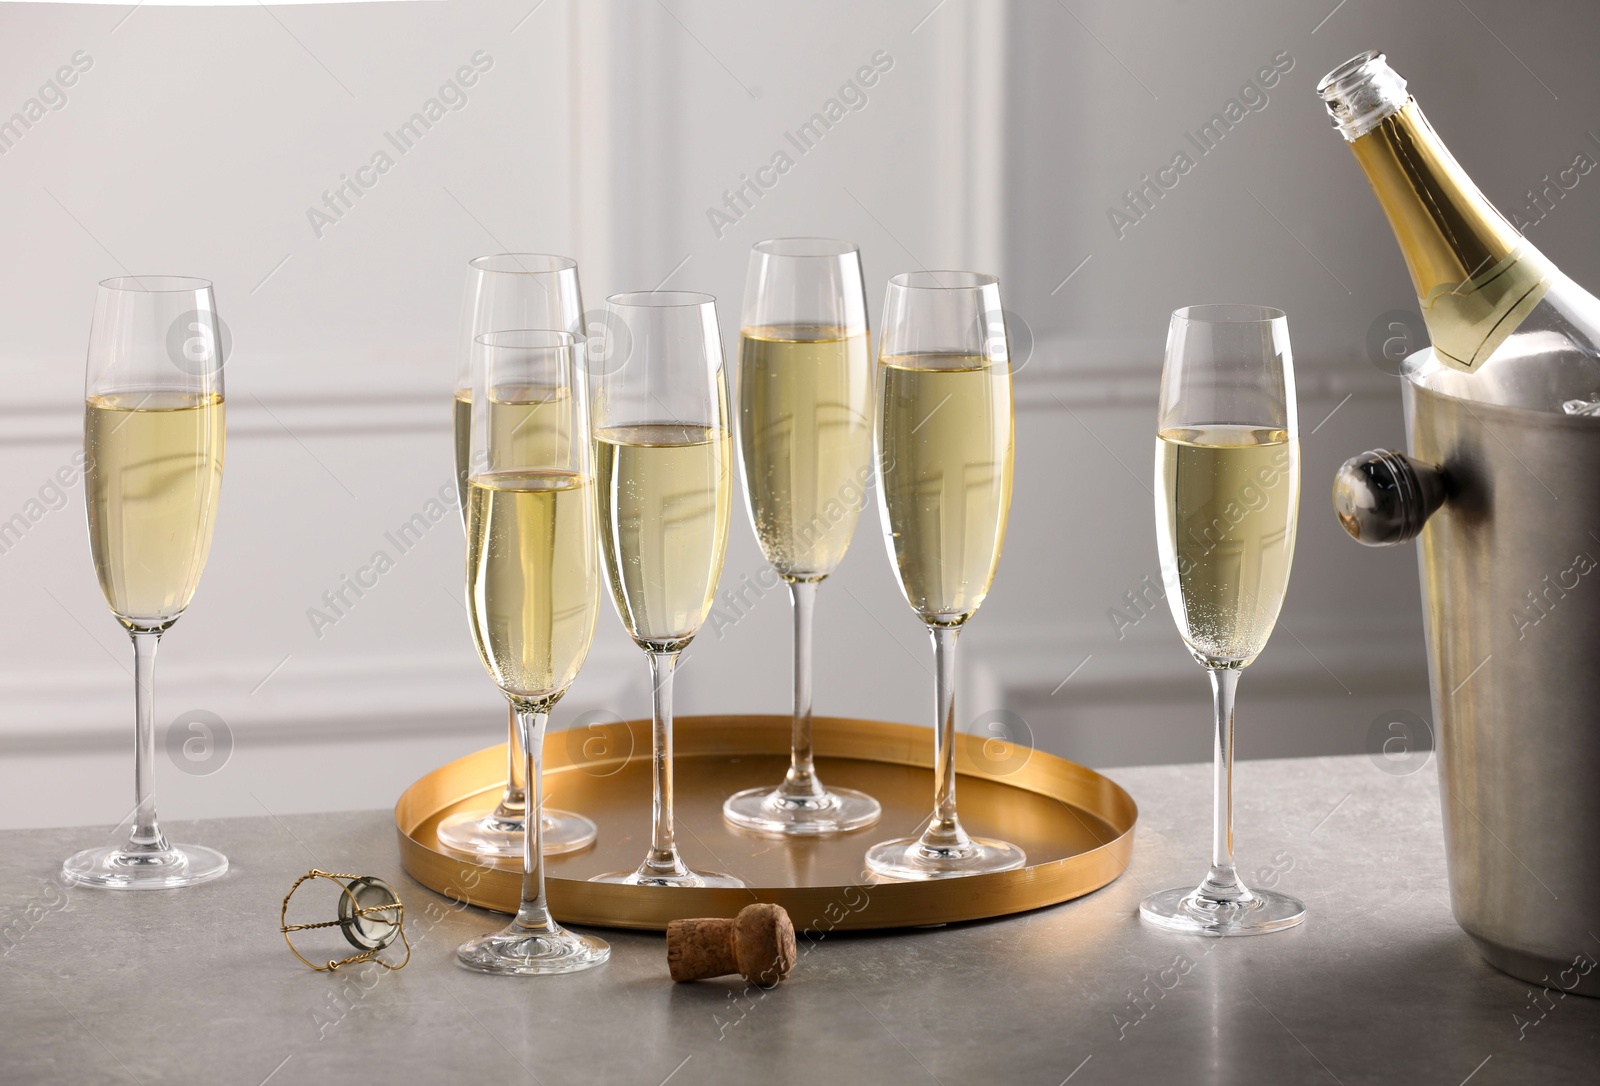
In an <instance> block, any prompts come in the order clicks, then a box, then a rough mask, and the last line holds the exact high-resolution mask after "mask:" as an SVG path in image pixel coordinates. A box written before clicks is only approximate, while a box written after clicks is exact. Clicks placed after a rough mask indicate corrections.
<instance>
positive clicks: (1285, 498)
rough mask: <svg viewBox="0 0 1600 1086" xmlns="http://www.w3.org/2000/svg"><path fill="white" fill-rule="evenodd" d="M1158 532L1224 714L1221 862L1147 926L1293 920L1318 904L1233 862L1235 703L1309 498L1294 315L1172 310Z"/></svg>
mask: <svg viewBox="0 0 1600 1086" xmlns="http://www.w3.org/2000/svg"><path fill="white" fill-rule="evenodd" d="M1155 481H1156V500H1155V507H1156V540H1157V543H1158V545H1159V547H1160V551H1161V574H1162V579H1163V581H1164V582H1165V585H1166V589H1167V603H1168V604H1169V605H1170V606H1171V608H1172V617H1173V619H1174V620H1175V621H1176V622H1177V624H1178V633H1179V634H1181V635H1182V636H1183V641H1184V644H1185V645H1187V646H1188V648H1189V652H1190V653H1191V654H1193V656H1194V658H1195V660H1196V661H1198V662H1199V664H1200V666H1201V667H1203V668H1205V669H1206V675H1207V676H1208V677H1209V678H1210V679H1211V692H1212V698H1213V703H1214V707H1215V710H1216V743H1215V746H1214V748H1213V753H1214V756H1215V771H1214V788H1215V808H1214V813H1213V821H1212V837H1211V870H1210V871H1209V872H1208V873H1207V874H1206V877H1205V878H1204V879H1203V880H1202V881H1201V883H1200V885H1199V886H1197V887H1187V886H1180V887H1178V888H1176V889H1173V890H1163V891H1161V892H1160V893H1157V894H1152V895H1151V896H1150V897H1148V898H1146V899H1145V900H1144V902H1143V903H1142V904H1141V905H1140V906H1139V914H1140V915H1141V916H1142V917H1143V918H1144V920H1145V922H1146V923H1148V924H1152V925H1154V926H1155V927H1158V928H1165V929H1167V930H1168V931H1181V932H1194V933H1197V934H1202V935H1260V934H1263V933H1265V932H1269V931H1279V930H1281V929H1283V928H1288V927H1293V926H1294V925H1296V924H1298V923H1300V922H1301V921H1302V920H1304V919H1305V913H1306V908H1305V906H1304V905H1303V904H1301V903H1300V902H1299V901H1297V900H1296V899H1294V898H1292V897H1289V896H1288V895H1287V894H1280V893H1277V892H1275V891H1272V890H1252V889H1250V888H1248V887H1246V886H1245V885H1244V883H1243V882H1242V881H1241V880H1240V878H1239V873H1238V871H1237V870H1235V868H1234V864H1233V700H1234V693H1235V690H1236V688H1237V687H1238V683H1239V672H1240V671H1242V670H1243V669H1244V668H1246V667H1248V666H1249V665H1250V663H1251V661H1253V660H1254V659H1255V658H1256V656H1257V655H1259V654H1260V652H1261V650H1262V649H1263V648H1265V647H1266V644H1267V638H1269V637H1270V636H1272V628H1273V626H1274V625H1275V624H1276V623H1277V621H1278V610H1279V608H1280V607H1282V605H1283V596H1284V592H1285V591H1286V590H1287V589H1288V587H1289V566H1290V563H1291V562H1292V561H1293V559H1294V536H1295V524H1296V520H1297V517H1298V515H1299V506H1300V441H1299V432H1298V422H1297V421H1296V417H1295V399H1294V362H1293V358H1292V354H1291V352H1290V349H1289V319H1288V318H1287V317H1286V316H1284V314H1283V313H1282V311H1280V310H1277V309H1268V308H1266V307H1264V306H1253V305H1196V306H1189V307H1188V308H1186V309H1179V310H1177V311H1175V312H1174V313H1173V314H1172V323H1171V325H1170V327H1169V329H1168V332H1167V355H1166V365H1165V368H1164V369H1163V370H1162V374H1161V406H1160V414H1159V419H1158V422H1157V430H1156V466H1155Z"/></svg>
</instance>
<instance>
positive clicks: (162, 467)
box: [62, 275, 228, 890]
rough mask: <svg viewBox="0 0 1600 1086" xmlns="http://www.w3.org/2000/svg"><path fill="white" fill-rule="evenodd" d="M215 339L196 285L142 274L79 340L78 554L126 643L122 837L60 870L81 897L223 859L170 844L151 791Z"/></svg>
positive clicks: (209, 493) (209, 492) (186, 586)
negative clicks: (156, 683) (128, 779)
mask: <svg viewBox="0 0 1600 1086" xmlns="http://www.w3.org/2000/svg"><path fill="white" fill-rule="evenodd" d="M221 352H222V339H221V329H220V326H219V322H218V319H217V306H216V300H215V298H214V297H213V296H212V291H211V284H210V283H209V282H207V281H206V280H204V279H193V278H189V277H187V276H176V275H142V276H125V277H122V278H117V279H107V280H106V281H105V282H103V283H101V284H100V291H99V295H98V297H97V299H96V302H95V311H94V323H93V324H92V326H91V328H90V332H89V361H88V369H87V375H86V379H85V383H84V384H85V387H84V400H85V406H84V414H83V445H84V454H85V456H86V457H87V463H86V466H85V483H86V492H87V493H86V497H87V503H88V512H89V546H90V550H91V551H92V553H93V555H94V566H95V572H96V573H97V574H98V575H99V577H100V590H101V592H103V593H104V594H105V598H106V603H107V604H108V605H109V606H110V607H111V613H112V614H113V615H115V616H116V618H117V621H118V622H120V623H122V626H123V628H124V629H126V630H127V631H128V635H129V637H131V638H132V640H133V657H134V706H135V740H134V793H135V806H134V810H133V828H132V831H131V832H130V834H129V836H128V840H127V842H126V843H125V844H123V845H121V846H120V847H113V846H104V847H100V848H91V849H86V850H85V851H83V852H79V853H78V854H76V855H75V856H72V857H71V858H70V859H68V860H67V862H66V864H65V865H64V866H63V868H62V875H63V877H65V878H66V879H68V880H70V881H72V882H75V883H78V884H80V885H85V886H99V887H110V888H115V889H129V890H150V889H166V888H170V887H177V886H193V885H195V884H197V883H202V882H208V881H210V880H211V879H214V878H217V877H218V876H220V875H222V874H223V873H225V872H226V871H227V870H228V860H227V857H225V856H223V855H222V854H221V853H220V852H217V851H215V850H213V849H209V848H203V847H201V846H199V845H175V844H171V843H169V842H168V841H167V839H166V837H165V836H164V835H163V834H162V832H161V827H160V826H159V825H158V824H157V822H156V804H155V784H154V778H153V770H154V760H155V758H154V755H155V747H154V743H155V738H154V728H153V721H152V714H153V712H154V708H155V706H154V691H153V687H152V682H153V679H154V670H155V660H156V646H157V644H158V643H159V642H160V640H161V635H162V634H163V633H165V632H166V631H167V630H169V629H171V627H172V624H173V623H175V622H177V621H178V619H179V617H180V616H181V615H182V614H183V612H184V610H185V609H186V608H187V607H188V606H189V600H190V599H191V598H192V597H193V596H194V590H195V587H196V586H197V585H198V584H199V583H200V573H201V571H202V570H204V569H205V565H206V556H207V554H208V553H209V552H210V550H211V531H212V527H213V525H214V524H215V523H216V516H217V496H218V493H219V492H220V491H221V489H222V454H223V445H224V425H223V396H222V361H223V360H222V353H221Z"/></svg>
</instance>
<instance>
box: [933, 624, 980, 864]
mask: <svg viewBox="0 0 1600 1086" xmlns="http://www.w3.org/2000/svg"><path fill="white" fill-rule="evenodd" d="M928 629H929V633H931V634H932V636H933V670H934V696H933V700H934V710H935V712H936V713H937V714H938V719H936V720H935V721H934V725H933V818H932V820H931V821H930V822H929V823H928V828H927V829H926V830H924V831H923V834H922V847H923V848H924V849H937V850H940V851H949V850H951V849H962V848H965V847H966V846H968V845H969V844H971V838H969V837H968V836H967V831H966V830H964V829H962V828H961V822H960V820H959V819H957V818H956V745H955V740H956V636H957V635H958V634H959V633H960V632H961V631H960V628H959V627H956V626H930V627H929V628H928Z"/></svg>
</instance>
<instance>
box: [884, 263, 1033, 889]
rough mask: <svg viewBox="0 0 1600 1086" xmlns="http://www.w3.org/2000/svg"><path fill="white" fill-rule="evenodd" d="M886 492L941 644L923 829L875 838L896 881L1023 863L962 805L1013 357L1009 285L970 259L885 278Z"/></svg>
mask: <svg viewBox="0 0 1600 1086" xmlns="http://www.w3.org/2000/svg"><path fill="white" fill-rule="evenodd" d="M876 445H877V457H878V500H879V507H880V512H881V513H882V517H883V531H884V538H885V541H886V542H887V543H888V547H889V557H890V558H891V559H892V560H893V562H894V568H895V573H896V576H897V577H898V578H899V581H900V590H901V592H903V593H904V594H905V597H906V602H907V603H909V604H910V605H911V609H912V610H913V611H915V612H916V614H917V617H919V618H920V619H922V621H923V623H924V624H926V625H927V627H928V631H929V633H930V635H931V636H932V639H933V655H934V672H935V676H934V708H935V717H934V731H933V736H934V807H933V817H932V818H931V819H930V820H929V821H928V825H927V827H926V828H925V829H924V830H923V831H922V833H921V835H920V836H917V837H902V838H898V839H896V840H892V841H883V842H881V843H879V844H876V845H873V846H872V847H871V848H870V849H868V850H867V857H866V859H867V867H868V868H869V869H870V870H872V871H874V872H876V873H877V874H879V875H884V876H887V877H889V878H896V879H939V878H951V877H955V876H961V875H976V874H983V873H986V872H991V871H1009V870H1011V869H1012V868H1016V867H1021V866H1022V865H1023V863H1024V861H1025V857H1024V855H1023V851H1022V850H1021V849H1020V848H1018V847H1017V846H1016V845H1013V844H1010V843H1009V842H1006V841H997V840H990V839H987V838H978V837H973V836H971V835H969V834H968V833H967V831H966V830H965V829H964V828H962V825H961V821H960V819H959V818H958V817H957V815H956V767H955V719H956V717H955V676H956V636H957V635H958V634H959V633H960V632H961V628H962V626H963V625H964V624H965V623H966V622H967V620H968V619H970V618H971V617H972V616H973V615H974V614H975V613H976V612H977V610H978V607H979V606H980V605H981V604H982V603H983V600H984V597H985V596H987V595H988V593H989V586H990V584H991V582H992V581H993V580H994V571H995V567H996V566H997V565H998V564H999V561H1000V548H1001V545H1002V544H1003V543H1004V542H1005V535H1006V516H1007V514H1008V513H1009V511H1010V508H1011V461H1012V406H1011V363H1010V360H1009V358H1008V356H1007V353H1006V329H1005V319H1004V316H1003V315H1002V313H1001V308H1000V284H999V281H998V280H997V279H995V277H994V276H992V275H983V274H980V273H977V272H964V271H934V272H928V271H923V272H908V273H905V274H903V275H897V276H895V277H894V278H893V279H890V280H889V291H888V295H887V297H886V298H885V301H884V307H883V339H882V341H881V343H880V345H879V349H878V412H877V427H876Z"/></svg>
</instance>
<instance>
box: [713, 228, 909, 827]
mask: <svg viewBox="0 0 1600 1086" xmlns="http://www.w3.org/2000/svg"><path fill="white" fill-rule="evenodd" d="M738 397H739V451H740V452H741V453H742V454H743V460H744V481H745V497H746V498H747V499H748V503H749V510H750V521H751V523H752V524H753V525H754V526H755V530H756V538H757V539H758V540H759V541H760V543H761V552H762V554H764V555H766V558H767V561H768V562H770V563H771V564H772V568H773V569H774V570H776V571H777V572H778V575H779V576H781V577H782V578H783V579H784V580H785V581H787V582H788V584H789V598H790V601H791V603H792V604H793V607H794V722H793V725H792V728H791V742H790V753H789V771H788V773H786V774H785V775H784V778H783V782H782V783H781V784H779V785H778V786H777V787H776V788H770V787H768V788H750V789H746V790H745V791H742V792H738V793H735V794H734V795H732V796H729V797H728V799H727V801H726V802H725V803H724V804H723V805H722V814H723V817H724V818H726V819H727V820H728V821H729V822H731V823H733V824H734V825H735V826H741V827H743V828H745V829H748V830H755V831H758V832H764V833H774V834H785V835H793V836H816V835H819V834H827V833H842V832H844V831H846V830H855V829H861V828H863V827H865V826H870V825H872V824H873V823H874V822H876V821H878V817H879V815H880V814H882V808H881V807H879V805H878V801H877V800H875V799H873V798H872V797H871V796H869V795H867V794H866V793H864V792H857V791H854V790H852V789H849V788H834V789H828V788H824V787H823V785H822V782H821V781H820V780H819V779H818V778H817V771H816V766H815V764H814V760H813V757H812V743H811V618H812V613H813V610H814V607H815V604H816V598H817V585H818V584H819V583H821V581H822V579H823V578H825V577H827V576H828V574H830V573H832V572H833V571H834V569H835V568H837V567H838V565H839V563H840V561H842V560H843V558H844V552H845V550H846V548H848V547H849V546H850V537H851V536H852V535H854V534H855V530H856V520H857V518H859V517H860V515H861V507H862V505H863V504H864V503H865V499H866V489H867V480H868V478H869V477H870V474H871V471H872V416H871V410H872V361H871V357H870V356H869V355H868V353H867V300H866V292H865V289H864V287H863V286H862V281H861V251H860V250H859V249H857V248H856V246H855V245H854V244H852V243H851V242H848V241H835V240H833V239H831V238H777V239H775V240H772V241H763V242H761V243H759V244H757V245H756V246H755V248H754V250H753V251H752V252H751V254H750V272H749V276H748V278H747V280H746V282H745V294H744V328H743V331H742V332H740V334H739V387H738Z"/></svg>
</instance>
